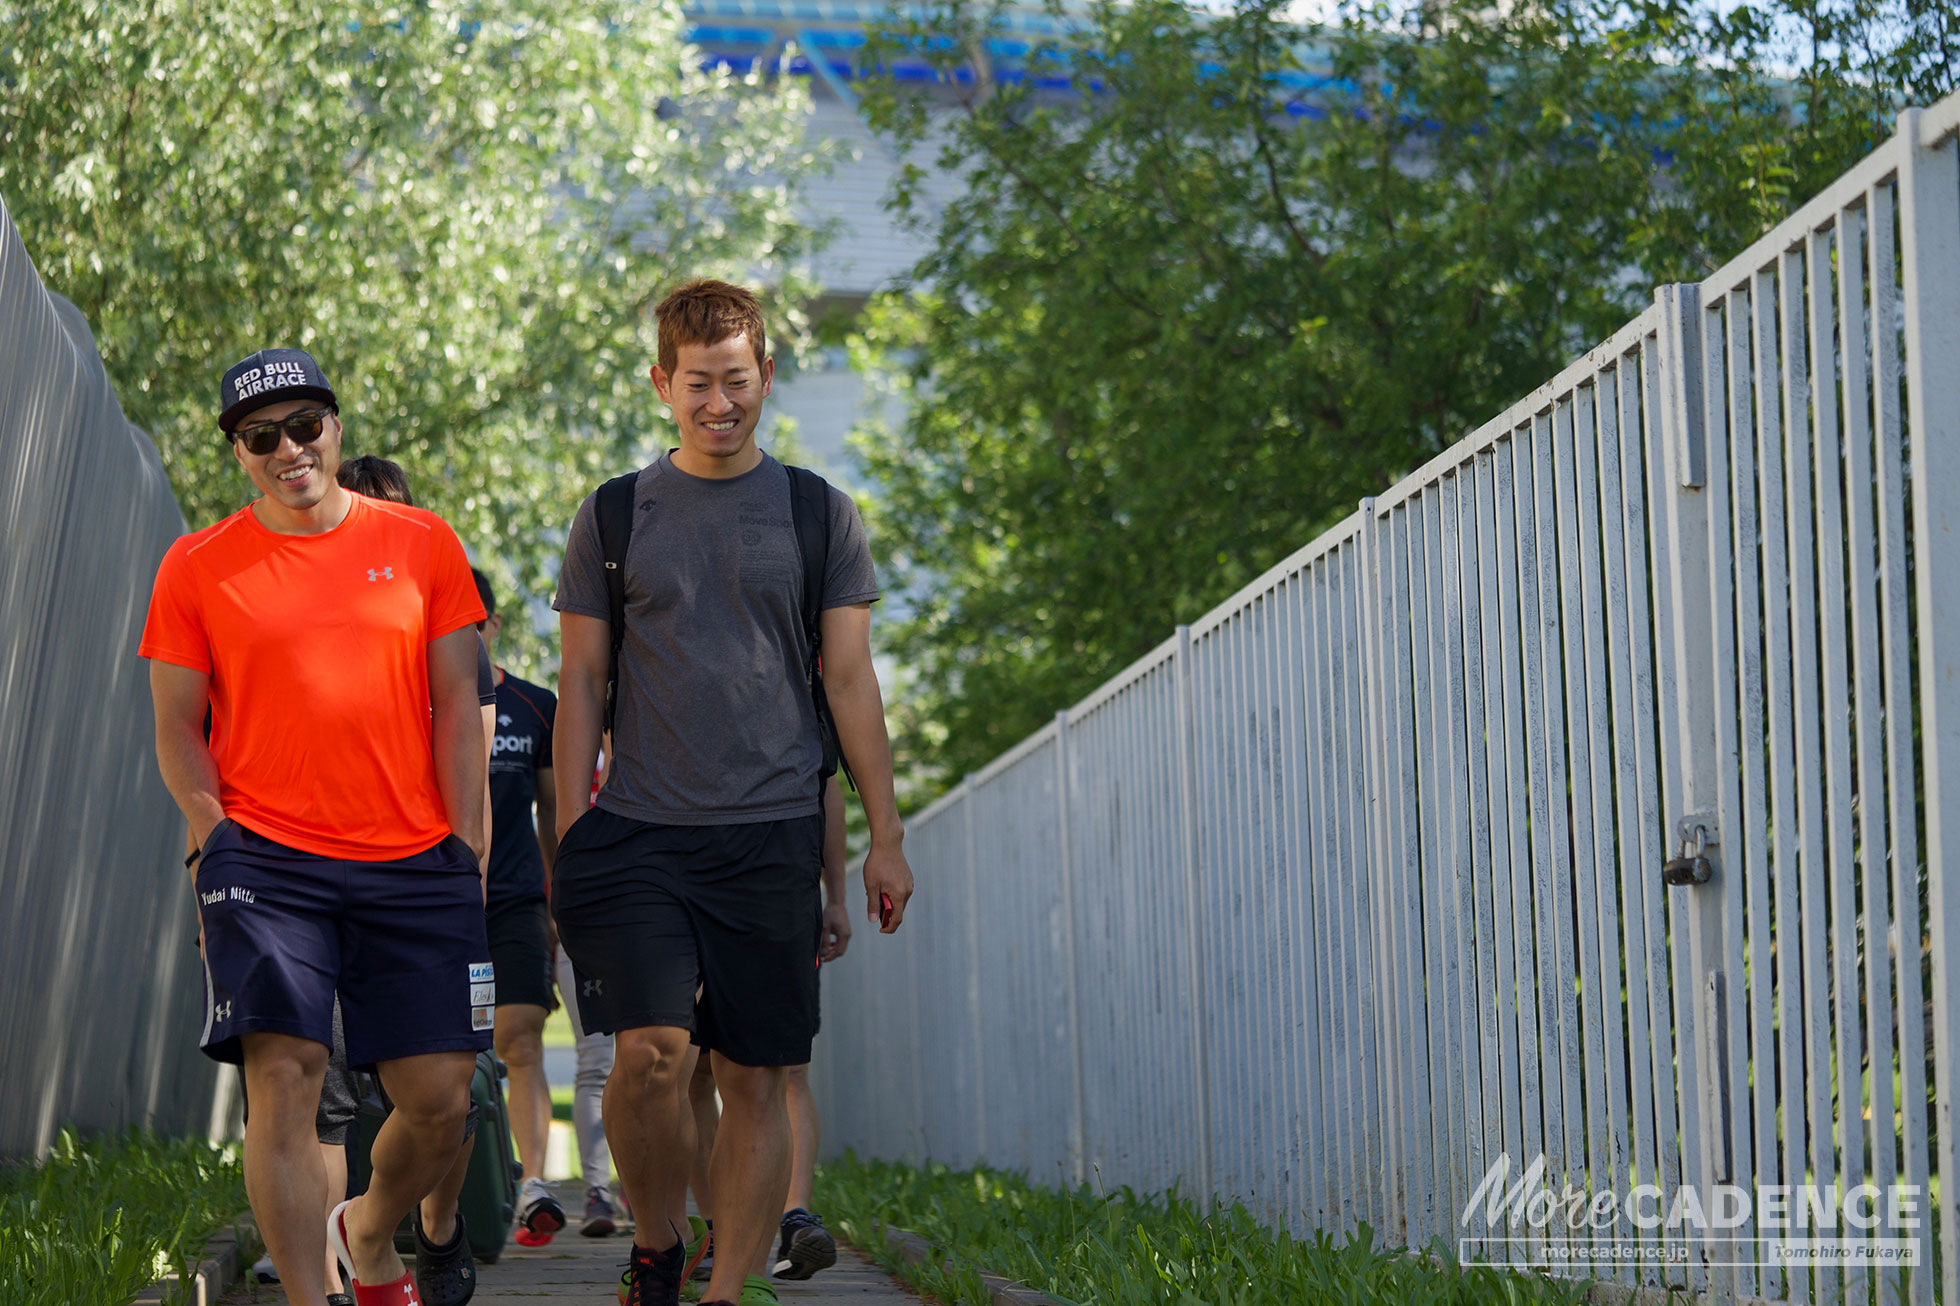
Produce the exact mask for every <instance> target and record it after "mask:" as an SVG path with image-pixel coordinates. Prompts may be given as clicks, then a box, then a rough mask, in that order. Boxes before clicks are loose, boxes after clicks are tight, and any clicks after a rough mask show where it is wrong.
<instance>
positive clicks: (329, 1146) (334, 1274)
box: [320, 1143, 347, 1292]
mask: <svg viewBox="0 0 1960 1306" xmlns="http://www.w3.org/2000/svg"><path fill="white" fill-rule="evenodd" d="M320 1165H321V1168H322V1169H324V1170H325V1171H326V1172H327V1204H326V1207H325V1209H326V1210H328V1211H331V1210H333V1208H334V1207H336V1206H339V1205H340V1204H341V1203H342V1202H344V1201H346V1200H347V1144H345V1143H322V1144H320ZM326 1271H327V1280H326V1283H327V1291H328V1292H346V1291H347V1285H346V1284H344V1283H342V1282H341V1281H340V1258H339V1257H338V1256H335V1255H334V1254H333V1247H332V1245H331V1244H329V1245H328V1247H327V1264H326Z"/></svg>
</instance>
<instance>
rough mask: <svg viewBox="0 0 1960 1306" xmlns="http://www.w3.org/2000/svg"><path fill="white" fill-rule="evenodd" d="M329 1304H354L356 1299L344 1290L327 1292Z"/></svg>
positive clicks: (348, 1305)
mask: <svg viewBox="0 0 1960 1306" xmlns="http://www.w3.org/2000/svg"><path fill="white" fill-rule="evenodd" d="M327 1306H354V1299H353V1298H352V1297H349V1296H348V1295H347V1294H346V1293H344V1292H330V1293H328V1294H327Z"/></svg>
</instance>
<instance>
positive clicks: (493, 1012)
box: [470, 1007, 497, 1033]
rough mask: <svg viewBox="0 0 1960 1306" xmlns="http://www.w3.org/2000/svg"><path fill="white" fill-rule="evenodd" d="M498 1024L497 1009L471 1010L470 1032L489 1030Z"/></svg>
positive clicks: (475, 1008) (473, 1008) (482, 1008)
mask: <svg viewBox="0 0 1960 1306" xmlns="http://www.w3.org/2000/svg"><path fill="white" fill-rule="evenodd" d="M496 1023H497V1009H496V1008H495V1007H471V1008H470V1031H471V1032H472V1033H475V1032H476V1031H478V1030H485V1029H489V1028H491V1027H492V1026H493V1025H495V1024H496Z"/></svg>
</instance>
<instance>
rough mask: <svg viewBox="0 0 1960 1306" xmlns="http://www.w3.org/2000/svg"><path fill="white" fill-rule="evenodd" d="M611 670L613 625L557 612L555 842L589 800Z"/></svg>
mask: <svg viewBox="0 0 1960 1306" xmlns="http://www.w3.org/2000/svg"><path fill="white" fill-rule="evenodd" d="M611 669H612V625H611V623H610V622H608V621H606V620H605V619H604V618H603V617H582V616H580V615H579V614H578V613H576V612H561V613H559V614H558V717H557V720H556V721H555V722H554V723H553V725H552V734H551V772H552V776H553V778H554V780H555V781H556V785H555V788H556V790H557V795H558V801H557V819H556V821H555V822H554V825H555V827H556V828H555V834H556V836H557V837H556V838H555V839H554V840H553V841H552V842H553V848H552V852H553V854H554V858H553V860H554V861H555V860H556V856H555V854H556V853H557V847H556V844H557V840H558V839H563V838H564V837H565V831H566V830H568V829H570V828H571V825H572V822H574V821H576V820H578V818H579V817H581V816H583V815H584V814H585V809H586V808H587V807H589V806H591V802H592V772H593V769H594V768H595V767H597V766H598V764H599V736H600V734H601V733H602V731H603V730H604V728H605V720H606V676H607V673H608V672H609V671H611Z"/></svg>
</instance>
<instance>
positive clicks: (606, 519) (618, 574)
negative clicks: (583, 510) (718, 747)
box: [592, 472, 640, 730]
mask: <svg viewBox="0 0 1960 1306" xmlns="http://www.w3.org/2000/svg"><path fill="white" fill-rule="evenodd" d="M639 479H640V474H639V473H638V472H627V473H626V474H625V475H624V476H615V477H613V478H612V479H611V480H610V481H607V482H606V483H605V484H604V485H601V486H600V487H599V492H598V494H597V495H596V496H594V498H593V502H592V511H593V515H594V516H595V517H597V518H598V525H599V551H600V553H601V554H602V555H603V556H604V558H605V563H606V601H607V606H608V607H609V609H610V616H609V618H608V620H609V624H610V627H611V629H610V631H609V632H608V633H609V634H610V635H611V637H612V662H611V664H610V668H609V670H608V672H607V675H606V729H608V730H611V729H612V726H613V714H614V711H615V709H616V706H617V703H618V700H619V694H618V685H619V647H620V645H621V644H623V643H625V642H626V549H627V546H628V545H630V544H631V543H632V541H633V489H634V486H635V485H637V484H638V483H639Z"/></svg>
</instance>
